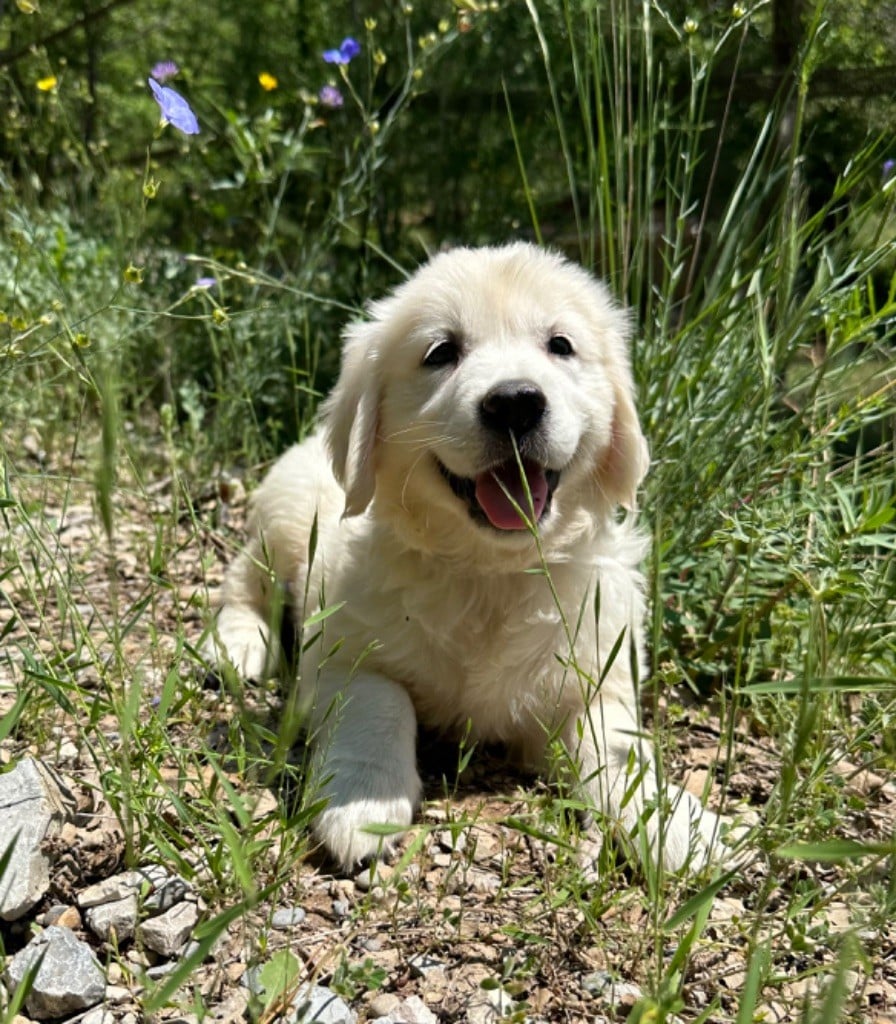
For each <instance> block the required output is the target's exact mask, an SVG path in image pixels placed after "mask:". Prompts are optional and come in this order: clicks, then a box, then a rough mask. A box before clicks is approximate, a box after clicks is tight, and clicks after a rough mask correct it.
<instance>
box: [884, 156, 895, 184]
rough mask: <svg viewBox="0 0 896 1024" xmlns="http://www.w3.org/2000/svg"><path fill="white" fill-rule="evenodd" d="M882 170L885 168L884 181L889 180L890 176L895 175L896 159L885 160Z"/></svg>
mask: <svg viewBox="0 0 896 1024" xmlns="http://www.w3.org/2000/svg"><path fill="white" fill-rule="evenodd" d="M882 170H883V180H884V182H887V181H889V180H890V178H892V177H893V175H894V173H896V160H892V159H890V160H884V165H883V168H882Z"/></svg>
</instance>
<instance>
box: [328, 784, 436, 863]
mask: <svg viewBox="0 0 896 1024" xmlns="http://www.w3.org/2000/svg"><path fill="white" fill-rule="evenodd" d="M416 805H417V798H416V795H414V796H411V795H410V794H405V795H400V796H396V797H394V798H392V799H353V800H348V801H347V802H340V803H335V802H334V801H333V800H332V799H331V801H330V804H329V805H328V806H327V807H326V808H325V810H323V811H322V812H321V813H320V815H318V817H317V820H316V821H315V823H314V828H313V831H314V835H315V837H316V838H317V839H318V840H319V841H320V842H322V843H323V845H324V846H325V847H326V848H327V850H328V852H329V853H330V855H331V856H332V857H333V859H334V860H336V861H338V863H339V865H340V867H341V868H342V869H343V870H344V871H346V872H351V870H352V869H353V868H355V867H357V865H359V864H364V863H367V862H368V861H370V860H373V859H374V858H384V857H386V856H388V855H389V854H390V853H391V852H392V850H393V848H394V846H395V844H396V842H398V840H400V839H401V837H402V835H403V834H404V830H405V829H406V828H407V827H408V826H409V825H410V824H411V822H412V821H413V818H414V809H415V807H416ZM392 829H395V831H394V832H393V831H392Z"/></svg>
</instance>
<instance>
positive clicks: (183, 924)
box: [137, 903, 199, 956]
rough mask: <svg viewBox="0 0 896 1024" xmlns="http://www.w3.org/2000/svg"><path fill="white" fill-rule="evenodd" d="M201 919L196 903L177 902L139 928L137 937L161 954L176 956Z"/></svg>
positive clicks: (148, 947)
mask: <svg viewBox="0 0 896 1024" xmlns="http://www.w3.org/2000/svg"><path fill="white" fill-rule="evenodd" d="M198 920H199V911H198V910H197V908H196V905H195V904H194V903H177V904H175V905H174V906H173V907H172V908H171V909H170V910H167V911H166V912H165V913H164V914H160V915H159V916H158V917H151V918H150V919H149V920H148V921H144V922H143V923H142V924H141V925H139V926H138V928H137V939H138V940H139V941H140V942H141V943H142V944H143V945H144V946H146V947H147V949H151V950H152V951H153V952H154V953H158V954H159V955H160V956H174V954H175V953H177V952H178V951H179V950H181V949H182V948H183V946H184V944H185V943H186V941H187V939H188V938H189V937H190V933H191V932H192V931H193V928H194V927H195V926H196V922H197V921H198Z"/></svg>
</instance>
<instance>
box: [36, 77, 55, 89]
mask: <svg viewBox="0 0 896 1024" xmlns="http://www.w3.org/2000/svg"><path fill="white" fill-rule="evenodd" d="M58 82H59V79H58V78H57V77H56V76H55V75H47V77H46V78H39V79H38V80H37V87H38V89H40V91H41V92H52V91H53V90H54V89H55V88H56V86H57V84H58Z"/></svg>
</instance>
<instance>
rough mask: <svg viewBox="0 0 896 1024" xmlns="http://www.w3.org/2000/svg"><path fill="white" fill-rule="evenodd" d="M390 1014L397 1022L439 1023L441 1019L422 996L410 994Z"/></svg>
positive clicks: (400, 1023) (396, 1023) (397, 1023)
mask: <svg viewBox="0 0 896 1024" xmlns="http://www.w3.org/2000/svg"><path fill="white" fill-rule="evenodd" d="M389 1016H390V1017H391V1018H392V1020H393V1021H395V1024H438V1020H439V1018H438V1017H437V1016H436V1015H435V1014H434V1013H433V1012H432V1010H430V1008H429V1007H428V1006H427V1005H426V1003H424V1002H423V1000H422V999H421V998H420V996H409V997H408V998H407V999H404V1000H402V1002H401V1004H400V1005H399V1006H398V1007H397V1009H395V1010H393V1011H392V1013H391V1014H390V1015H389Z"/></svg>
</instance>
